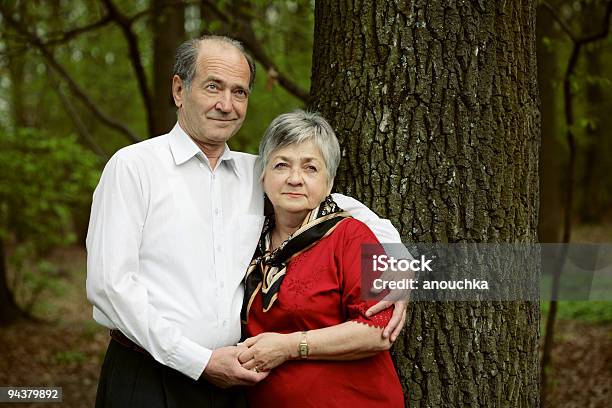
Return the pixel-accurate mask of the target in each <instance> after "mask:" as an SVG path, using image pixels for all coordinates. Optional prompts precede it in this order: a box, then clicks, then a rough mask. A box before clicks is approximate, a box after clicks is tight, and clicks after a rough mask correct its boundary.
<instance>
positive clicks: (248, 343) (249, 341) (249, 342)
mask: <svg viewBox="0 0 612 408" xmlns="http://www.w3.org/2000/svg"><path fill="white" fill-rule="evenodd" d="M260 336H261V334H258V335H257V336H255V337H249V338H248V339H246V340H245V341H243V342H242V343H240V345H241V346H245V347H251V346H252V345H253V344H255V343H257V340H259V337H260Z"/></svg>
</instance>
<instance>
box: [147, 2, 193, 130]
mask: <svg viewBox="0 0 612 408" xmlns="http://www.w3.org/2000/svg"><path fill="white" fill-rule="evenodd" d="M165 3H167V1H165V0H153V4H152V7H153V10H154V11H153V19H152V21H153V24H152V25H153V26H152V30H153V101H152V112H153V129H152V135H153V136H157V135H162V134H164V133H167V132H169V131H170V129H172V126H174V123H175V122H176V107H175V106H174V100H173V99H172V87H171V84H172V69H173V64H174V54H175V53H176V49H177V48H178V46H179V44H181V43H182V42H183V41H184V39H185V9H184V8H183V7H182V6H173V7H164V4H165Z"/></svg>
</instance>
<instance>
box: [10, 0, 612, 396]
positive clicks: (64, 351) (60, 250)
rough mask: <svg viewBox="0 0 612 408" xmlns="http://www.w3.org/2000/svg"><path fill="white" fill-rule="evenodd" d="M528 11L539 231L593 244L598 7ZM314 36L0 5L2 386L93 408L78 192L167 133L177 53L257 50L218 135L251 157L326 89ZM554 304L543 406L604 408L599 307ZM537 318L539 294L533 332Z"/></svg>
mask: <svg viewBox="0 0 612 408" xmlns="http://www.w3.org/2000/svg"><path fill="white" fill-rule="evenodd" d="M357 3H359V2H357ZM383 3H384V2H383ZM392 3H396V2H392ZM416 3H419V2H418V1H417V2H416ZM469 3H470V4H473V5H474V4H475V5H476V6H477V5H478V4H481V2H476V1H474V2H469ZM524 3H525V4H527V3H530V2H529V1H525V2H524ZM536 3H537V12H536V15H537V23H536V42H537V55H538V61H537V64H538V73H537V74H538V78H537V83H538V88H539V98H540V109H539V112H540V115H541V145H540V146H541V147H540V150H539V157H540V160H539V184H540V195H539V201H540V212H539V218H538V237H539V240H540V242H562V241H563V240H566V241H571V242H608V243H609V242H611V241H612V155H611V153H612V137H611V136H610V131H609V129H611V128H612V123H611V121H612V115H610V112H612V98H611V97H610V96H609V95H610V92H611V91H612V82H611V81H610V78H611V77H612V75H611V72H610V71H611V68H610V66H611V63H612V48H611V43H612V39H611V38H610V37H611V36H610V35H608V33H609V24H610V22H609V13H610V7H611V6H610V1H607V0H575V1H574V0H550V1H547V2H532V4H536ZM355 7H357V5H355ZM481 7H482V6H481ZM314 32H315V2H314V1H311V0H287V1H280V0H277V1H273V0H254V1H243V0H223V1H206V0H204V1H170V0H140V1H123V0H104V1H98V2H96V1H85V0H81V1H79V0H72V1H65V0H50V1H36V0H35V1H3V2H0V324H1V326H2V327H1V329H0V330H1V331H0V348H1V349H2V350H3V352H2V353H1V354H0V386H5V385H22V386H24V385H44V384H48V385H57V386H62V387H63V388H64V400H65V403H64V406H75V407H80V406H92V401H93V398H94V395H95V386H96V381H97V376H98V373H99V367H100V364H101V361H102V358H103V355H104V351H105V347H106V344H107V342H108V335H107V332H106V331H105V330H104V329H102V328H100V327H99V326H97V325H96V324H95V323H94V322H93V321H92V320H91V310H90V306H89V305H88V304H87V300H86V298H85V294H84V279H85V251H84V247H83V242H84V237H85V234H86V230H87V222H88V216H89V208H90V204H91V194H92V192H93V189H94V188H95V185H96V183H97V181H98V178H99V175H100V172H101V170H102V168H103V166H104V163H105V162H106V161H107V160H108V158H109V157H110V156H111V155H112V154H113V153H114V152H115V151H116V150H118V149H119V148H121V147H123V146H126V145H128V144H131V143H134V142H137V141H139V140H144V139H146V138H149V137H154V136H156V135H159V134H163V133H165V132H167V131H168V130H169V129H170V128H171V127H172V125H173V124H174V122H175V109H174V106H173V104H172V100H171V97H170V83H171V72H172V71H171V69H172V61H173V56H174V50H175V49H176V46H177V45H178V44H179V43H180V42H182V41H183V40H184V39H186V38H192V37H197V36H199V35H201V34H204V33H217V34H228V35H230V36H233V37H235V38H238V39H240V40H241V41H243V43H244V44H245V46H246V49H247V51H249V52H250V53H251V54H252V55H253V56H254V57H255V60H256V61H257V64H258V66H257V70H258V77H257V81H256V83H255V88H254V90H253V92H252V95H251V97H250V102H249V111H248V115H247V119H246V121H245V124H244V126H243V127H242V129H241V130H240V132H239V133H238V134H237V135H236V136H235V137H234V138H232V140H231V141H230V147H231V148H232V149H234V150H241V151H247V152H251V153H254V152H255V151H256V149H257V146H258V143H259V139H260V137H261V135H262V134H263V131H264V130H265V128H266V127H267V125H268V124H269V123H270V121H271V120H272V119H273V118H274V117H275V116H276V115H278V114H279V113H282V112H286V111H289V110H292V109H294V108H298V107H305V106H309V98H311V97H312V95H314V94H315V93H317V92H325V91H326V90H325V89H324V88H319V89H317V90H312V91H311V90H310V88H311V78H312V75H313V73H312V71H313V53H314V54H315V55H316V53H317V50H316V49H313V48H314V47H315V41H314V36H313V34H314ZM584 39H587V40H589V41H584V42H583V43H582V42H581V41H582V40H584ZM318 83H321V82H320V81H319V82H318ZM568 110H569V111H571V116H568ZM568 203H571V205H568ZM555 307H558V311H557V317H558V319H559V321H558V322H557V323H556V324H555V326H554V327H556V334H555V338H554V340H553V342H551V350H552V353H551V366H550V367H548V368H547V369H546V373H547V375H548V384H549V387H548V389H547V393H549V395H548V397H547V399H546V400H547V401H548V402H549V404H550V406H559V407H563V406H568V407H570V406H592V407H598V406H604V404H605V403H606V402H609V399H610V397H612V330H611V329H612V303H610V302H560V303H559V304H558V305H556V306H555ZM549 310H550V305H549V303H548V302H542V303H541V311H542V324H541V334H542V335H543V334H544V333H545V331H546V316H547V313H548V312H549ZM549 326H550V325H549ZM406 333H408V334H410V327H408V329H407V330H406ZM408 387H409V388H410V385H409V384H408Z"/></svg>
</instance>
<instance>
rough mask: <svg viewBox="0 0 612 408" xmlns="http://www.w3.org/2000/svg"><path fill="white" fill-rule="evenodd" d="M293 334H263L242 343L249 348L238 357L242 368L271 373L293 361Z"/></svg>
mask: <svg viewBox="0 0 612 408" xmlns="http://www.w3.org/2000/svg"><path fill="white" fill-rule="evenodd" d="M291 336H292V335H291V334H280V333H261V334H258V335H257V336H255V337H250V338H248V339H246V340H245V341H244V342H243V343H240V346H241V347H245V346H246V347H247V349H246V350H244V351H243V352H242V353H240V354H239V355H238V360H239V361H240V363H241V364H242V367H244V368H246V369H247V370H253V371H256V372H264V371H270V370H272V369H273V368H275V367H278V366H279V365H281V364H283V363H284V362H285V361H287V360H289V359H291V354H292V352H291ZM295 344H296V347H297V342H296V343H295Z"/></svg>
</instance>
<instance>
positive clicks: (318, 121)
mask: <svg viewBox="0 0 612 408" xmlns="http://www.w3.org/2000/svg"><path fill="white" fill-rule="evenodd" d="M309 140H312V141H313V142H314V144H315V146H317V147H318V148H319V150H320V151H321V155H322V156H323V160H324V161H325V167H326V168H327V182H328V184H330V185H331V183H332V181H333V180H334V177H336V171H337V170H338V165H339V164H340V145H339V144H338V139H337V138H336V134H335V133H334V130H333V129H332V127H331V126H330V125H329V123H327V121H326V120H325V118H323V116H321V114H320V113H318V112H305V111H303V110H301V109H297V110H295V111H293V112H291V113H283V114H282V115H279V116H277V117H276V118H275V119H274V120H273V121H272V123H270V126H268V129H266V133H264V136H263V138H262V139H261V143H260V144H259V157H258V158H257V168H258V170H259V172H260V176H261V177H262V178H263V174H264V171H265V169H266V167H267V166H268V162H269V161H270V156H272V153H273V152H275V151H276V150H278V149H281V148H283V147H286V146H289V145H292V144H297V143H302V142H306V141H309Z"/></svg>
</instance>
